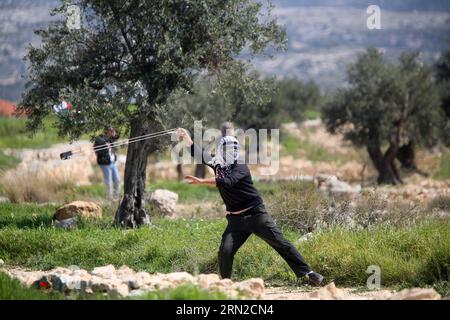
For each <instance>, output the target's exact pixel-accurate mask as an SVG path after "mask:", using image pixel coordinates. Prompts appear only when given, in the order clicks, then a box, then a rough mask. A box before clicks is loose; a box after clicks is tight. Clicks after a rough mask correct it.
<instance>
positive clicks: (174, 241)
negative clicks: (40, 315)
mask: <svg viewBox="0 0 450 320" xmlns="http://www.w3.org/2000/svg"><path fill="white" fill-rule="evenodd" d="M311 201H312V200H311ZM12 206H15V208H16V210H14V207H12ZM24 208H26V210H25V209H24ZM13 211H14V213H15V214H17V215H15V216H14V217H11V212H13ZM51 211H52V210H51V208H50V207H48V208H42V207H36V206H35V208H34V209H33V208H32V207H31V206H26V207H25V206H17V205H11V204H0V217H1V219H2V220H1V221H2V225H1V227H0V228H1V229H0V231H1V232H0V256H1V257H2V259H3V260H4V261H5V262H6V265H7V266H21V267H25V268H32V269H44V270H45V269H50V268H53V267H56V266H69V265H73V264H75V265H78V266H80V267H81V268H85V269H92V268H94V267H97V266H99V265H106V264H109V263H111V264H113V265H115V266H116V267H120V266H122V265H124V264H126V265H128V266H130V267H131V268H133V269H135V270H144V271H148V272H174V271H187V272H191V273H194V274H196V273H210V272H216V271H217V250H218V246H219V242H220V238H221V234H222V232H223V230H224V228H225V221H224V220H202V219H189V220H185V219H177V220H165V219H154V221H153V222H154V224H155V226H154V227H146V228H140V229H134V230H123V229H119V228H114V227H113V222H112V218H106V220H105V221H103V222H101V223H99V222H89V221H86V222H85V223H83V224H80V225H79V227H78V228H77V229H74V230H70V231H67V230H61V229H55V228H53V227H51V226H50V225H49V224H48V223H47V222H46V221H48V219H49V217H50V214H51ZM18 212H21V213H20V214H19V213H18ZM27 212H29V213H31V212H34V213H36V212H38V213H37V214H38V216H37V217H36V219H37V220H41V221H44V222H43V223H32V222H31V221H30V220H28V227H24V226H25V224H26V223H25V222H24V220H23V219H25V218H24V216H25V215H26V214H27ZM39 212H42V217H40V216H39ZM16 220H22V222H17V221H16ZM449 223H450V222H449V221H448V220H441V221H433V220H422V221H418V222H417V223H416V224H413V225H411V226H409V227H405V226H402V227H400V226H398V227H396V226H394V225H388V224H386V225H375V226H374V227H373V228H370V229H362V230H357V229H355V230H353V229H348V228H343V227H333V228H324V229H322V230H317V231H315V232H314V233H313V237H312V238H311V239H310V240H308V241H306V242H302V243H301V244H300V245H299V249H300V251H301V252H302V254H303V255H304V256H305V258H306V259H307V260H308V261H309V262H310V264H311V265H312V266H313V267H314V268H315V269H317V270H318V271H319V272H321V273H323V274H324V275H325V276H326V277H327V281H333V280H334V281H336V284H338V285H351V286H364V285H365V283H366V280H367V274H366V273H365V270H366V269H367V266H369V265H372V264H377V265H379V266H380V267H381V270H382V285H383V286H397V285H405V286H423V285H432V284H437V283H439V282H442V281H445V280H447V279H446V278H445V277H446V270H447V268H448V264H449V261H450V256H449V255H450V224H449ZM284 233H285V236H286V238H287V239H289V240H290V241H295V240H296V239H298V238H299V237H300V235H301V233H299V232H298V231H293V230H288V229H287V230H285V232H284ZM380 248H383V250H380ZM233 277H234V278H235V279H246V278H250V277H262V278H264V279H265V280H266V281H267V282H268V283H271V284H292V283H294V282H295V276H294V274H293V273H292V272H291V271H290V269H289V267H288V266H287V264H286V263H285V262H284V261H283V259H282V258H281V257H279V256H278V254H277V253H276V252H275V251H274V250H271V249H270V248H269V247H268V245H267V244H266V243H264V242H263V241H261V240H260V239H258V238H257V237H250V239H249V240H248V242H247V243H246V244H245V245H244V246H243V247H242V248H241V250H240V251H239V252H238V254H237V256H236V259H235V268H234V274H233Z"/></svg>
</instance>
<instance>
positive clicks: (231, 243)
mask: <svg viewBox="0 0 450 320" xmlns="http://www.w3.org/2000/svg"><path fill="white" fill-rule="evenodd" d="M227 220H228V226H227V228H226V229H225V232H224V233H223V235H222V243H221V244H220V250H219V269H220V275H221V277H222V278H231V270H232V267H233V258H234V255H235V254H236V252H237V251H238V249H239V248H240V247H241V246H242V245H243V244H244V242H245V241H246V240H247V239H248V237H249V236H250V235H251V234H252V233H254V234H255V235H257V236H258V237H260V238H261V239H263V240H264V241H266V242H267V243H268V244H269V245H270V246H271V247H272V248H274V249H275V250H276V251H277V252H278V253H279V254H280V255H281V256H282V257H283V259H284V260H285V261H286V262H287V263H288V265H289V266H290V267H291V269H292V271H294V273H295V275H296V276H297V277H301V276H304V275H305V274H307V273H308V272H309V271H311V268H310V267H309V266H308V264H307V263H306V261H305V259H304V258H303V257H302V255H301V254H300V252H298V250H297V249H296V248H295V247H294V246H293V245H292V243H290V242H289V241H287V240H286V239H285V238H284V237H283V235H282V234H281V232H280V231H279V230H278V228H277V226H276V225H275V222H274V221H273V219H272V217H271V216H270V215H269V214H268V213H267V211H266V209H265V207H264V205H263V204H261V205H259V206H257V207H254V208H252V209H250V210H248V211H246V212H245V215H241V214H240V215H232V214H228V215H227Z"/></svg>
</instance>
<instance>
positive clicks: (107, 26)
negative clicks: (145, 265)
mask: <svg viewBox="0 0 450 320" xmlns="http://www.w3.org/2000/svg"><path fill="white" fill-rule="evenodd" d="M265 3H266V2H265ZM71 4H72V5H76V6H77V7H78V8H79V9H80V10H79V11H80V21H81V25H80V28H79V29H69V28H68V25H67V24H66V21H64V19H57V20H56V21H54V22H52V23H50V25H49V26H48V28H46V29H43V30H38V31H36V32H37V34H38V35H40V37H41V40H42V41H41V44H40V45H39V46H35V47H34V46H30V47H29V51H28V54H27V56H26V59H27V60H28V62H29V66H30V67H29V84H28V86H27V89H26V91H25V93H24V95H23V100H22V102H21V104H20V109H19V111H20V112H24V113H26V114H27V115H28V119H29V123H28V127H29V129H31V130H36V129H38V128H39V127H40V126H41V124H42V119H43V118H45V117H47V116H48V115H49V114H50V113H51V106H52V105H54V104H55V103H58V101H59V99H60V98H61V97H62V96H64V97H66V98H67V99H69V100H70V101H71V102H72V103H73V104H74V106H75V110H76V112H71V113H70V115H69V118H63V117H60V118H59V121H58V123H57V124H56V125H57V127H58V128H59V132H60V134H62V135H67V136H68V137H70V138H71V139H76V138H77V137H79V136H80V135H81V134H83V133H90V134H94V133H95V132H97V131H98V130H99V129H102V128H104V127H105V126H107V125H114V126H120V127H121V128H123V130H124V132H127V133H128V135H129V137H130V138H133V137H137V136H140V135H143V134H148V133H151V132H156V131H159V130H161V129H164V128H166V127H165V123H163V122H162V121H161V120H160V119H161V118H160V117H159V115H158V113H159V112H161V110H164V108H165V105H166V102H167V100H168V99H169V97H170V96H171V95H172V94H173V93H174V92H176V91H179V90H184V91H187V92H189V91H190V90H191V88H192V85H193V83H194V81H195V79H197V77H198V76H199V75H201V74H203V73H204V72H208V73H211V74H214V75H216V76H217V78H220V74H221V72H222V71H223V70H227V69H229V68H231V67H232V66H234V65H236V64H237V63H239V62H237V58H238V56H239V54H240V52H241V51H242V50H243V49H245V50H248V51H250V53H251V54H252V55H253V54H258V53H262V52H264V49H265V48H267V47H268V46H271V47H274V48H276V49H279V48H284V47H285V31H284V30H283V28H281V27H280V26H279V25H277V23H276V20H275V19H274V18H273V17H272V15H271V13H270V9H271V6H270V5H269V6H267V7H266V6H264V5H263V4H261V3H258V2H257V1H252V0H230V1H223V0H152V1H146V0H125V1H124V0H108V1H106V0H74V1H72V3H71ZM67 8H68V4H67V3H66V2H62V4H61V6H60V7H58V8H55V9H54V11H53V14H55V15H64V14H65V12H66V11H67ZM158 146H159V143H158V141H157V140H150V141H149V140H144V141H139V142H137V143H134V144H130V145H129V147H128V151H127V160H126V166H125V179H124V180H125V181H124V197H123V199H122V201H121V204H120V206H119V208H118V209H117V212H116V222H117V224H119V225H123V226H127V227H135V226H139V225H142V224H146V223H147V222H148V221H149V216H148V213H147V212H146V210H145V208H144V192H145V182H146V181H145V177H146V168H147V157H148V155H149V153H152V152H155V151H156V150H157V149H158Z"/></svg>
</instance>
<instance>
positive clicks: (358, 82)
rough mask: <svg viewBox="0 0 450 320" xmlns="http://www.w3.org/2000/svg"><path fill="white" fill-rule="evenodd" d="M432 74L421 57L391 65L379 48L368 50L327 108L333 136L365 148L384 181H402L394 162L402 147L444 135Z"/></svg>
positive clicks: (406, 56)
mask: <svg viewBox="0 0 450 320" xmlns="http://www.w3.org/2000/svg"><path fill="white" fill-rule="evenodd" d="M431 75H432V74H431V71H430V69H429V68H428V67H426V66H425V65H423V64H422V63H421V61H420V59H419V55H418V54H417V53H412V54H411V53H408V54H403V55H402V56H401V57H400V61H399V63H398V64H388V63H386V62H385V61H384V58H383V54H382V53H381V52H380V51H379V50H377V49H374V48H369V49H368V50H367V51H366V52H365V53H364V54H361V55H360V56H359V58H358V60H357V61H356V62H355V63H354V64H353V65H351V66H350V68H349V70H348V83H349V85H348V87H347V88H344V89H340V90H339V91H338V93H337V94H336V97H335V98H334V99H333V100H332V101H331V102H330V103H329V104H328V105H327V106H326V107H325V108H324V115H323V116H324V120H325V123H326V125H327V128H328V130H329V131H330V132H336V131H340V132H343V133H344V137H345V138H346V139H348V140H350V141H352V142H353V143H354V144H355V145H358V146H365V147H366V148H367V150H368V153H369V156H370V158H371V159H372V161H373V163H374V165H375V167H376V169H377V170H378V172H379V178H378V181H379V182H380V183H398V182H401V181H402V179H401V177H400V176H399V174H398V172H397V169H396V167H395V163H394V161H395V159H396V157H397V155H398V152H399V149H400V147H401V146H403V145H407V144H409V143H410V142H414V143H422V144H425V145H432V144H434V143H435V142H436V141H437V140H438V139H439V137H440V134H441V132H442V130H443V126H444V122H443V119H444V117H443V113H442V109H441V108H440V102H439V94H438V92H437V90H436V88H435V85H434V83H433V81H432V76H431ZM385 146H387V147H386V148H387V149H386V150H385V151H384V152H382V148H384V147H385Z"/></svg>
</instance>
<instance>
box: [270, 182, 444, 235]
mask: <svg viewBox="0 0 450 320" xmlns="http://www.w3.org/2000/svg"><path fill="white" fill-rule="evenodd" d="M268 200H269V201H268V202H269V203H270V211H271V213H272V214H273V216H274V218H275V219H276V220H277V221H278V223H279V224H280V225H281V226H283V227H288V228H292V229H294V230H299V231H301V232H303V233H304V232H311V231H313V230H315V229H327V228H329V227H342V228H346V229H356V230H360V229H366V228H369V229H370V228H373V227H376V226H380V225H384V226H392V227H407V226H411V225H415V224H417V223H418V222H420V221H423V220H426V219H427V218H431V217H434V218H443V219H448V215H447V214H445V213H443V212H442V211H445V209H446V208H448V206H449V204H448V203H449V202H448V197H442V198H435V199H434V200H431V202H430V203H420V204H409V203H405V202H400V201H396V202H393V201H389V200H388V198H387V197H385V196H384V195H382V194H379V193H376V192H371V191H366V192H363V193H362V194H361V196H360V197H358V198H356V199H355V200H352V201H351V200H346V199H340V198H333V197H328V196H327V195H325V194H323V193H321V192H320V191H319V190H317V188H316V187H315V186H314V184H312V183H310V184H308V183H300V182H298V181H297V182H295V181H293V182H289V183H286V184H285V185H284V186H283V190H282V191H281V190H280V191H278V192H275V193H274V194H273V195H272V196H271V197H270V198H269V199H268ZM436 208H437V209H440V210H433V209H436Z"/></svg>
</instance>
